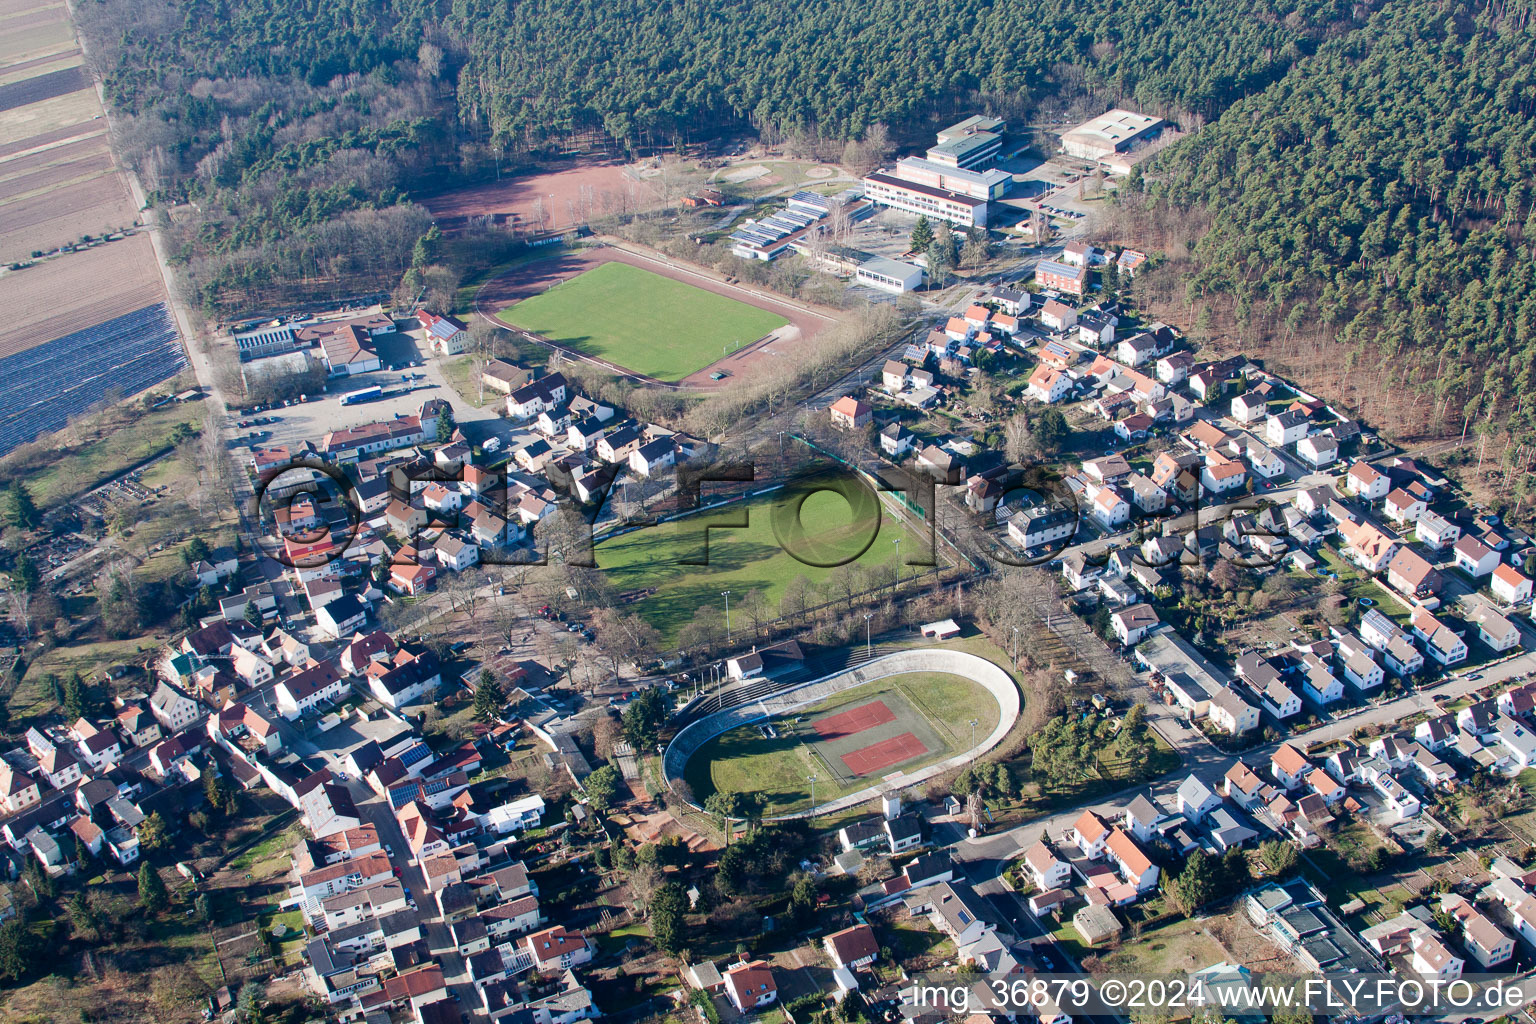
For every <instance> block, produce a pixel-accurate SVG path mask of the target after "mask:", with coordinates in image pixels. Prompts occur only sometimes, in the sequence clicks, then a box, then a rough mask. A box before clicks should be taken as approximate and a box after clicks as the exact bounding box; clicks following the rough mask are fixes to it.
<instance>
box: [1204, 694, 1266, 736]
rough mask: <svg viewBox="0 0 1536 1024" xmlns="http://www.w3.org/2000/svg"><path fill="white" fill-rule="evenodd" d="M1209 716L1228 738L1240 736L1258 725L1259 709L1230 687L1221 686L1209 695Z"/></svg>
mask: <svg viewBox="0 0 1536 1024" xmlns="http://www.w3.org/2000/svg"><path fill="white" fill-rule="evenodd" d="M1210 716H1211V721H1212V723H1214V724H1215V726H1216V727H1217V728H1218V729H1220V730H1221V731H1222V732H1224V733H1226V734H1227V735H1229V736H1241V735H1242V734H1243V733H1246V732H1249V731H1251V730H1253V729H1256V728H1258V725H1259V709H1258V708H1256V707H1254V706H1253V705H1252V704H1249V703H1248V702H1247V701H1246V700H1244V699H1243V698H1242V696H1241V695H1239V694H1238V692H1237V691H1236V690H1234V689H1232V687H1231V686H1223V687H1222V688H1221V689H1219V690H1217V691H1216V692H1215V693H1213V694H1211V711H1210Z"/></svg>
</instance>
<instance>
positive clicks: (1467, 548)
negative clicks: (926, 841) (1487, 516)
mask: <svg viewBox="0 0 1536 1024" xmlns="http://www.w3.org/2000/svg"><path fill="white" fill-rule="evenodd" d="M1452 552H1453V553H1454V555H1455V559H1456V567H1457V568H1458V569H1461V570H1462V571H1463V572H1465V573H1466V574H1467V575H1469V576H1471V577H1472V578H1473V579H1481V578H1482V577H1484V576H1487V575H1488V574H1490V573H1492V572H1493V570H1494V569H1496V568H1498V565H1499V553H1498V552H1497V551H1495V550H1493V548H1490V547H1489V546H1488V545H1486V544H1484V543H1483V542H1482V541H1480V540H1478V539H1477V538H1476V537H1471V536H1467V537H1462V538H1461V539H1460V540H1458V541H1457V542H1456V546H1455V547H1454V548H1453V549H1452Z"/></svg>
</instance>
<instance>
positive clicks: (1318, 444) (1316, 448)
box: [1296, 434, 1339, 469]
mask: <svg viewBox="0 0 1536 1024" xmlns="http://www.w3.org/2000/svg"><path fill="white" fill-rule="evenodd" d="M1296 454H1297V456H1298V457H1300V458H1301V459H1302V460H1304V461H1305V462H1306V463H1307V464H1308V465H1309V466H1311V467H1312V468H1313V469H1322V468H1323V467H1324V466H1331V465H1333V464H1334V463H1335V462H1338V461H1339V442H1338V441H1337V440H1335V439H1334V437H1333V435H1332V434H1311V435H1309V436H1307V437H1304V438H1302V439H1301V440H1300V441H1297V442H1296Z"/></svg>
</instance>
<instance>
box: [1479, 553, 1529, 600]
mask: <svg viewBox="0 0 1536 1024" xmlns="http://www.w3.org/2000/svg"><path fill="white" fill-rule="evenodd" d="M1488 588H1489V589H1490V590H1492V591H1493V596H1494V597H1496V598H1498V599H1499V600H1500V601H1503V602H1504V603H1505V604H1510V605H1513V604H1524V603H1525V602H1526V601H1529V600H1530V599H1531V581H1530V580H1529V579H1528V578H1526V576H1525V574H1524V573H1522V572H1520V571H1519V570H1518V569H1516V568H1515V567H1514V566H1511V565H1504V564H1503V563H1500V564H1499V565H1498V567H1497V568H1495V569H1494V570H1493V573H1492V576H1491V577H1490V579H1489V580H1488Z"/></svg>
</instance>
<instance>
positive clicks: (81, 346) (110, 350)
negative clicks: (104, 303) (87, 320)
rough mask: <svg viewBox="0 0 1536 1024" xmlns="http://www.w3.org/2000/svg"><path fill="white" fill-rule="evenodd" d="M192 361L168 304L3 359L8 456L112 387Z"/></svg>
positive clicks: (168, 373)
mask: <svg viewBox="0 0 1536 1024" xmlns="http://www.w3.org/2000/svg"><path fill="white" fill-rule="evenodd" d="M186 365H187V358H186V353H185V352H184V351H183V350H182V347H181V338H180V335H179V334H178V332H177V330H176V323H175V321H174V320H173V319H172V318H171V311H170V309H168V308H167V307H166V305H165V304H164V303H156V304H155V305H152V306H145V307H144V308H143V309H137V310H134V311H133V312H132V313H125V314H124V315H122V316H120V317H115V318H113V319H111V320H108V321H107V322H106V323H103V324H97V325H96V326H95V327H88V328H86V329H85V330H83V331H76V332H75V333H73V334H66V335H65V336H64V337H62V338H56V339H54V340H53V341H49V342H45V343H43V344H41V345H34V346H33V347H32V348H29V349H27V350H26V351H24V352H18V353H16V354H15V355H11V356H7V357H5V358H4V359H0V455H4V454H6V453H8V452H11V451H13V450H15V449H16V448H18V447H20V446H21V445H24V444H26V443H27V442H29V441H32V440H35V439H36V438H37V437H38V435H40V434H45V433H47V432H49V431H51V430H58V429H59V428H61V427H63V426H65V425H66V424H67V423H68V422H69V419H70V417H71V416H78V415H79V414H81V413H83V412H85V411H86V410H88V409H90V408H91V407H92V406H93V405H95V404H96V403H98V402H100V401H101V400H102V398H103V397H104V396H105V395H106V394H107V392H108V391H109V390H114V389H115V390H116V391H118V392H121V393H122V395H123V396H124V397H127V396H129V395H134V394H137V393H139V392H140V391H144V390H145V389H147V388H151V387H154V386H155V385H156V384H159V383H160V382H161V381H164V380H167V379H169V378H171V377H174V376H175V375H176V374H177V373H179V372H181V369H182V368H183V367H184V366H186Z"/></svg>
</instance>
